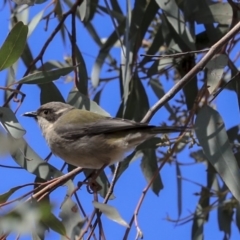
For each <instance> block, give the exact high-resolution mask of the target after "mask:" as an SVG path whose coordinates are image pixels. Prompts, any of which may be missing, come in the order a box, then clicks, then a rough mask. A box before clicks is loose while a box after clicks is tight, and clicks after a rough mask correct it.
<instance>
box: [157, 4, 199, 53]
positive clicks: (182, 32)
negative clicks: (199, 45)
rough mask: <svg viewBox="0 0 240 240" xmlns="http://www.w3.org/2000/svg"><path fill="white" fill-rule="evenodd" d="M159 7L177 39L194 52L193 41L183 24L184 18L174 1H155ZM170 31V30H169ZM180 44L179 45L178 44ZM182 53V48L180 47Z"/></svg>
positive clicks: (184, 23)
mask: <svg viewBox="0 0 240 240" xmlns="http://www.w3.org/2000/svg"><path fill="white" fill-rule="evenodd" d="M156 2H157V4H158V5H159V7H160V8H161V9H162V11H163V13H164V15H165V16H166V18H167V21H168V22H169V23H170V24H171V26H172V28H173V29H174V31H175V32H176V33H177V35H178V38H180V39H181V41H182V42H183V43H184V44H186V45H187V47H188V49H190V50H194V49H195V45H194V39H193V36H192V33H191V32H190V30H189V28H188V27H187V24H186V22H185V19H184V16H183V15H182V13H181V11H180V9H179V8H178V6H177V4H176V2H175V1H168V2H166V1H165V0H156ZM170 31H171V29H170ZM180 44H181V43H180ZM181 49H182V51H184V49H183V47H181Z"/></svg>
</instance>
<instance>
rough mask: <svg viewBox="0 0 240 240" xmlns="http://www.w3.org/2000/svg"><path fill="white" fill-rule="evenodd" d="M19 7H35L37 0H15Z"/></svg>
mask: <svg viewBox="0 0 240 240" xmlns="http://www.w3.org/2000/svg"><path fill="white" fill-rule="evenodd" d="M13 1H14V2H15V3H16V4H18V5H23V4H27V5H28V6H33V5H34V3H35V1H36V0H13Z"/></svg>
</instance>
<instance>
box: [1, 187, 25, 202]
mask: <svg viewBox="0 0 240 240" xmlns="http://www.w3.org/2000/svg"><path fill="white" fill-rule="evenodd" d="M20 188H21V187H14V188H11V189H10V190H9V191H7V192H5V193H4V194H1V195H0V204H2V203H5V202H6V201H7V200H8V198H9V197H10V196H11V195H12V194H13V193H15V192H16V191H17V190H18V189H20Z"/></svg>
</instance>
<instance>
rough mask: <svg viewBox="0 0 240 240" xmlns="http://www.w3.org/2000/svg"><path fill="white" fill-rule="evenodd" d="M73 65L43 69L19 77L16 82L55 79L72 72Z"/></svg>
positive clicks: (26, 82)
mask: <svg viewBox="0 0 240 240" xmlns="http://www.w3.org/2000/svg"><path fill="white" fill-rule="evenodd" d="M73 69H74V67H64V68H59V69H54V70H50V71H43V72H37V73H33V74H30V75H28V76H26V77H24V78H22V79H20V80H19V81H18V82H16V84H44V83H49V82H52V81H54V80H57V79H58V78H60V77H61V76H65V75H67V74H69V73H70V72H72V71H73Z"/></svg>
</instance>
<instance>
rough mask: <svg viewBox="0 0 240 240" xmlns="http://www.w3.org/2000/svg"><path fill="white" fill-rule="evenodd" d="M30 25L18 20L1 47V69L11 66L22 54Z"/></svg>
mask: <svg viewBox="0 0 240 240" xmlns="http://www.w3.org/2000/svg"><path fill="white" fill-rule="evenodd" d="M27 34H28V27H27V26H26V25H24V24H23V23H22V22H18V23H17V24H16V25H15V26H14V27H13V28H12V30H11V32H10V33H9V34H8V36H7V38H6V40H5V42H4V43H3V45H2V47H1V49H0V71H1V70H3V69H5V68H8V67H10V66H11V65H12V64H13V63H15V62H16V61H17V60H18V58H19V57H20V56H21V54H22V52H23V50H24V47H25V44H26V39H27Z"/></svg>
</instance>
